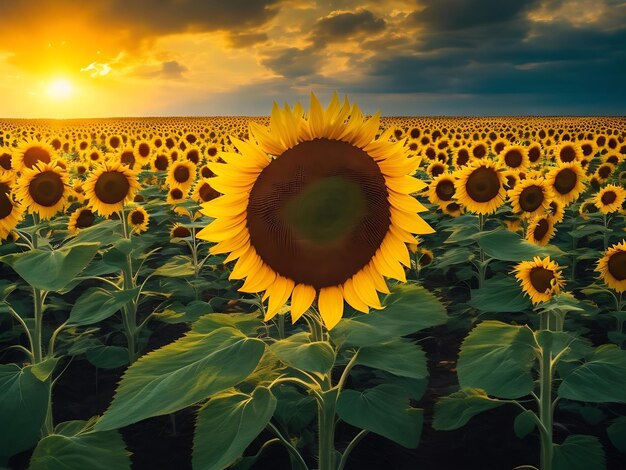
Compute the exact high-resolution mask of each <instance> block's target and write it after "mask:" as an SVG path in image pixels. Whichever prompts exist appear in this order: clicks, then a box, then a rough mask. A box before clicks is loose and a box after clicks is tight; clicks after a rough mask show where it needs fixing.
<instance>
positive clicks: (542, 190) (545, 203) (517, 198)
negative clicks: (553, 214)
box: [509, 178, 552, 217]
mask: <svg viewBox="0 0 626 470" xmlns="http://www.w3.org/2000/svg"><path fill="white" fill-rule="evenodd" d="M509 199H510V201H511V206H512V208H513V212H515V213H518V214H521V215H523V216H525V217H533V216H535V215H539V214H543V213H545V212H546V211H548V210H549V209H550V201H551V200H552V192H551V191H550V187H549V186H548V184H547V183H546V182H545V180H544V179H543V178H538V179H531V178H526V179H525V180H522V181H520V182H519V183H517V184H516V185H515V188H513V189H511V190H510V191H509Z"/></svg>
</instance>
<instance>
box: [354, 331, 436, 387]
mask: <svg viewBox="0 0 626 470" xmlns="http://www.w3.org/2000/svg"><path fill="white" fill-rule="evenodd" d="M355 364H360V365H363V366H368V367H372V368H374V369H380V370H384V371H386V372H390V373H392V374H394V375H397V376H399V377H409V378H413V379H423V378H425V377H428V369H427V367H426V354H425V353H424V350H423V349H422V348H421V347H420V346H418V345H417V344H414V343H412V342H411V341H408V340H404V339H401V338H399V339H395V340H391V341H388V342H386V343H382V344H379V345H376V346H366V347H364V348H361V349H359V352H358V355H357V358H356V362H355Z"/></svg>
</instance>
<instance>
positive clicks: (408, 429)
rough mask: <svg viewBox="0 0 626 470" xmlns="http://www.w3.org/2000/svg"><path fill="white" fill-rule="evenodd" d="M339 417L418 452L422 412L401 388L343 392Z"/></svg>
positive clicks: (338, 401) (339, 402) (383, 387)
mask: <svg viewBox="0 0 626 470" xmlns="http://www.w3.org/2000/svg"><path fill="white" fill-rule="evenodd" d="M337 414H338V415H339V417H340V418H341V419H342V420H344V421H345V422H346V423H348V424H351V425H352V426H355V427H357V428H359V429H367V430H368V431H371V432H373V433H376V434H379V435H381V436H384V437H386V438H387V439H391V440H392V441H394V442H397V443H398V444H400V445H401V446H404V447H408V448H409V449H415V448H416V447H417V445H418V444H419V440H420V436H421V433H422V423H423V414H422V410H420V409H417V408H412V407H411V406H410V404H409V396H408V392H407V391H406V390H405V389H404V388H403V387H400V386H398V385H389V384H383V385H378V386H376V387H374V388H370V389H368V390H365V391H363V392H357V391H356V390H343V391H342V392H341V393H340V394H339V398H338V399H337Z"/></svg>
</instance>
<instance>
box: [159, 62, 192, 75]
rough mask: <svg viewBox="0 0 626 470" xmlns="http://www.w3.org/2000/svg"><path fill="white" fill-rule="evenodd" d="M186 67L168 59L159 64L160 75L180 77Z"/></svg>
mask: <svg viewBox="0 0 626 470" xmlns="http://www.w3.org/2000/svg"><path fill="white" fill-rule="evenodd" d="M187 70H188V69H187V67H185V66H184V65H182V64H180V63H178V62H177V61H175V60H169V61H167V62H163V63H162V64H161V76H163V77H165V78H182V77H183V73H184V72H186V71H187Z"/></svg>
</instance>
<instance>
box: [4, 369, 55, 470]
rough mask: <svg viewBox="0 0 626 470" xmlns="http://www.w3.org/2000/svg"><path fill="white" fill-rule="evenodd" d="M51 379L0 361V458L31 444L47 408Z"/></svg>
mask: <svg viewBox="0 0 626 470" xmlns="http://www.w3.org/2000/svg"><path fill="white" fill-rule="evenodd" d="M48 387H49V385H48V383H46V382H42V381H41V380H39V379H38V378H37V377H35V375H34V374H33V372H32V367H24V368H23V369H20V368H19V367H18V366H17V365H15V364H2V365H0V423H2V426H0V460H1V458H2V457H10V456H11V455H14V454H17V453H18V452H21V451H23V450H26V449H29V448H30V447H32V446H33V445H34V444H35V443H36V442H37V440H38V439H39V431H40V429H41V426H42V425H43V422H44V420H45V418H46V411H47V409H48Z"/></svg>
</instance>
